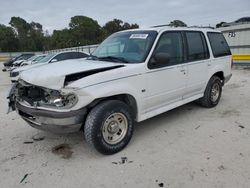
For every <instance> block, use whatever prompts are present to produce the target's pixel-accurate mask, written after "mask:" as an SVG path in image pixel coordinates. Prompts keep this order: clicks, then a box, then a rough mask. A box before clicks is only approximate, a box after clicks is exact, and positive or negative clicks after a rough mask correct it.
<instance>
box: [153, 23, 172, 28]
mask: <svg viewBox="0 0 250 188" xmlns="http://www.w3.org/2000/svg"><path fill="white" fill-rule="evenodd" d="M164 26H168V27H171V25H169V24H165V25H154V26H151V27H152V28H156V27H164Z"/></svg>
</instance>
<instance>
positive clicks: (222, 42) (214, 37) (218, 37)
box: [207, 32, 231, 57]
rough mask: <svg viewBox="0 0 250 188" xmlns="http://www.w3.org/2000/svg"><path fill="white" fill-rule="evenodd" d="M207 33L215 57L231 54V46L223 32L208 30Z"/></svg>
mask: <svg viewBox="0 0 250 188" xmlns="http://www.w3.org/2000/svg"><path fill="white" fill-rule="evenodd" d="M207 35H208V39H209V41H210V45H211V48H212V51H213V55H214V57H222V56H227V55H231V51H230V48H229V46H228V44H227V41H226V39H225V38H224V36H223V34H222V33H216V32H208V34H207Z"/></svg>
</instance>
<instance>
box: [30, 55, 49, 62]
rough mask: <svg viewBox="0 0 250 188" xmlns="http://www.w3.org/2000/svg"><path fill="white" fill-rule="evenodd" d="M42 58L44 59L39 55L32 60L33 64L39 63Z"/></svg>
mask: <svg viewBox="0 0 250 188" xmlns="http://www.w3.org/2000/svg"><path fill="white" fill-rule="evenodd" d="M44 57H46V56H45V55H39V56H37V57H36V58H34V59H33V61H34V62H37V61H40V60H41V59H43V58H44Z"/></svg>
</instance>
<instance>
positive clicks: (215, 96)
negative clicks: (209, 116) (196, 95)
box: [199, 76, 222, 108]
mask: <svg viewBox="0 0 250 188" xmlns="http://www.w3.org/2000/svg"><path fill="white" fill-rule="evenodd" d="M221 93H222V82H221V79H220V78H219V77H218V76H213V77H212V78H211V79H210V80H209V82H208V84H207V87H206V90H205V93H204V96H203V97H202V98H201V99H200V100H199V103H200V104H201V105H202V106H204V107H207V108H212V107H215V106H216V105H217V104H218V103H219V101H220V98H221Z"/></svg>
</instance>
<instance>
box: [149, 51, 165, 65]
mask: <svg viewBox="0 0 250 188" xmlns="http://www.w3.org/2000/svg"><path fill="white" fill-rule="evenodd" d="M169 62H170V55H169V54H168V53H163V52H158V53H155V54H154V55H153V56H152V58H151V60H150V63H149V68H159V67H164V66H166V65H167V64H168V63H169Z"/></svg>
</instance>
